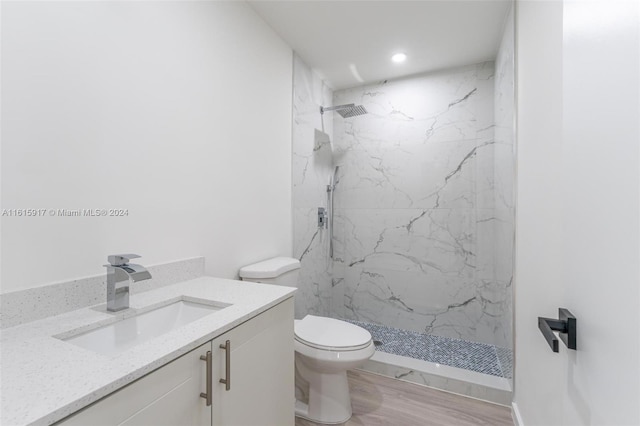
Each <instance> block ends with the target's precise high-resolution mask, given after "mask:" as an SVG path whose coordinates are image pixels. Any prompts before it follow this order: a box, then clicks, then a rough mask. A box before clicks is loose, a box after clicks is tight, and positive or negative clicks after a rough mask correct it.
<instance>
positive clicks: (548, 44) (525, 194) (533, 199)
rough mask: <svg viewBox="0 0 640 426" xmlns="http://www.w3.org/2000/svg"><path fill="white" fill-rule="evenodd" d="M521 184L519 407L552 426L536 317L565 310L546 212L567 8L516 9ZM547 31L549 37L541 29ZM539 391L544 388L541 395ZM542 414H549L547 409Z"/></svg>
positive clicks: (557, 139) (545, 355)
mask: <svg viewBox="0 0 640 426" xmlns="http://www.w3.org/2000/svg"><path fill="white" fill-rule="evenodd" d="M515 10H516V14H515V18H516V87H517V88H516V92H517V95H516V97H517V125H516V129H517V155H516V158H517V160H516V167H517V179H516V182H517V183H516V193H517V202H516V254H515V256H516V260H515V274H514V283H515V319H514V323H515V372H514V379H515V383H514V401H515V402H516V403H517V406H518V408H519V411H520V416H521V417H522V420H523V421H524V422H525V424H526V425H545V424H549V426H551V425H554V424H557V423H548V422H547V420H548V417H547V416H548V413H558V412H559V411H560V410H561V405H560V399H559V398H558V397H557V395H556V394H555V393H554V392H552V391H550V389H551V386H553V385H551V384H549V385H548V386H549V387H547V385H545V384H544V383H541V381H540V380H539V379H538V378H539V377H540V375H541V374H542V373H544V372H540V371H539V370H538V369H537V368H535V367H534V366H533V362H534V361H535V360H539V361H538V362H539V364H536V366H537V365H544V366H545V369H546V370H547V371H548V372H547V373H545V377H552V378H555V377H558V376H559V375H560V374H561V371H562V370H561V365H560V363H559V362H558V359H557V358H558V356H557V355H558V354H554V353H553V352H551V351H550V350H549V347H548V346H547V344H546V342H545V341H544V339H543V337H542V336H541V334H540V331H539V330H538V325H537V317H538V316H547V317H553V316H554V315H555V314H556V312H557V308H558V306H560V304H561V299H560V293H561V291H558V289H561V288H562V281H561V277H562V217H561V215H560V214H559V211H558V210H556V209H554V208H547V206H558V205H560V204H561V202H562V190H561V187H560V185H559V184H558V180H559V175H560V174H561V172H562V164H561V158H560V155H559V154H560V152H561V149H562V2H561V1H552V2H550V1H518V2H517V3H516V9H515ZM542 28H544V31H542V30H541V29H542ZM540 386H542V387H540ZM542 407H544V409H542Z"/></svg>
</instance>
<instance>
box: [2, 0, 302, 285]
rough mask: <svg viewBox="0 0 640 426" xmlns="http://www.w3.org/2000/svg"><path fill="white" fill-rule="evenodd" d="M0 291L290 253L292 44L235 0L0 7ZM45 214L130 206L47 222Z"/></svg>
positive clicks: (225, 273) (220, 266)
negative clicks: (126, 268)
mask: <svg viewBox="0 0 640 426" xmlns="http://www.w3.org/2000/svg"><path fill="white" fill-rule="evenodd" d="M1 19H2V27H1V36H2V65H1V66H2V123H1V124H2V135H1V136H2V155H1V160H2V170H1V175H2V193H1V198H2V209H25V208H34V209H46V213H45V216H44V217H6V216H5V217H2V228H1V232H2V259H1V260H2V281H1V288H0V292H2V293H7V292H10V291H16V290H21V289H25V288H31V287H36V286H40V285H44V284H48V283H51V282H56V281H62V280H69V279H74V278H78V277H84V276H90V275H97V274H101V273H103V272H104V270H103V268H102V264H104V263H105V261H106V256H107V255H108V254H113V253H118V252H127V253H128V252H132V253H138V254H140V255H142V256H143V258H142V259H140V263H142V264H158V263H162V262H166V261H172V260H176V259H182V258H188V257H193V256H204V257H205V258H206V272H207V274H209V275H215V276H219V277H228V278H232V277H235V276H236V272H237V269H238V268H239V267H240V266H242V265H244V264H247V263H250V262H254V261H258V260H261V259H264V258H268V257H271V256H275V255H290V254H291V250H292V225H291V223H292V222H291V221H292V219H291V102H292V83H291V82H292V51H291V49H290V48H289V47H288V46H287V45H286V44H285V43H284V42H283V41H282V40H281V39H280V38H279V37H278V36H277V35H276V34H275V32H274V31H273V30H271V29H270V28H269V27H268V26H267V25H266V24H265V23H264V22H263V21H262V19H261V18H259V17H258V16H257V15H256V13H255V12H254V11H253V10H252V9H251V8H250V7H249V6H248V5H247V4H246V3H244V2H2V15H1ZM49 209H56V210H57V209H127V210H128V216H126V217H57V216H54V217H52V216H49V213H48V210H49Z"/></svg>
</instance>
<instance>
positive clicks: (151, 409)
mask: <svg viewBox="0 0 640 426" xmlns="http://www.w3.org/2000/svg"><path fill="white" fill-rule="evenodd" d="M210 350H211V343H206V344H205V345H202V346H200V347H199V348H197V349H195V350H193V351H191V352H189V353H188V354H186V355H183V356H182V357H180V358H178V359H176V360H175V361H172V362H170V363H169V364H167V365H165V366H164V367H161V368H159V369H158V370H156V371H154V372H153V373H150V374H148V375H146V376H144V377H143V378H141V379H139V380H137V381H135V382H133V383H132V384H130V385H128V386H126V387H124V388H122V389H121V390H119V391H117V392H115V393H113V394H111V395H109V396H107V397H106V398H103V399H101V400H100V401H98V402H96V403H94V404H92V405H90V406H89V407H87V408H85V409H84V410H82V411H80V412H78V413H76V414H74V415H72V416H71V417H69V418H67V419H65V420H63V421H62V422H60V423H59V425H64V426H76V425H77V426H87V425H92V426H101V425H105V426H106V425H109V426H113V425H123V426H124V425H126V426H134V425H135V426H163V425H167V426H169V425H170V426H175V425H211V407H207V405H206V401H205V399H204V398H201V397H200V393H201V392H204V391H205V390H206V374H205V373H206V363H205V362H204V361H202V360H201V359H200V356H201V355H205V356H206V353H207V351H210Z"/></svg>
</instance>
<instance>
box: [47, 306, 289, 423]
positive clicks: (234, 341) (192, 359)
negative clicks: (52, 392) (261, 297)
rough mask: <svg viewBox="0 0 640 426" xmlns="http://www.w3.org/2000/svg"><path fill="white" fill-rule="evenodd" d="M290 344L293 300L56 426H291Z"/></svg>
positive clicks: (245, 323)
mask: <svg viewBox="0 0 640 426" xmlns="http://www.w3.org/2000/svg"><path fill="white" fill-rule="evenodd" d="M293 342H294V335H293V298H290V299H288V300H286V301H284V302H282V303H280V304H279V305H277V306H274V307H273V308H271V309H269V310H267V311H265V312H263V313H261V314H259V315H257V316H255V317H253V318H251V319H249V320H247V321H246V322H244V323H242V324H240V325H238V326H237V327H235V328H233V329H231V330H229V331H228V332H226V333H224V334H222V335H220V336H218V337H216V338H215V339H213V340H212V341H210V342H207V343H206V344H204V345H202V346H200V347H198V348H197V349H194V350H193V351H191V352H189V353H187V354H186V355H183V356H181V357H180V358H178V359H176V360H174V361H172V362H170V363H168V364H166V365H165V366H163V367H161V368H159V369H157V370H155V371H153V372H152V373H149V374H147V375H146V376H144V377H142V378H140V379H138V380H137V381H135V382H134V383H131V384H129V385H127V386H125V387H124V388H122V389H120V390H118V391H116V392H114V393H112V394H111V395H109V396H107V397H105V398H103V399H101V400H100V401H97V402H96V403H94V404H92V405H90V406H88V407H86V408H85V409H83V410H81V411H79V412H78V413H75V414H73V415H71V416H70V417H67V418H66V419H64V420H62V421H61V422H59V423H58V425H61V426H86V425H92V426H93V425H95V426H98V425H110V426H113V425H122V426H125V425H126V426H141V425H145V426H150V425H153V426H162V425H167V426H176V425H180V426H186V425H211V426H259V425H264V426H293V424H294V402H295V396H294V348H293ZM227 348H228V349H227ZM208 352H210V354H211V355H210V357H211V365H210V366H209V368H207V364H208V361H207V353H208ZM207 370H209V371H210V372H211V375H210V376H208V377H207ZM221 379H222V380H221ZM208 380H209V381H210V386H211V397H210V402H211V405H207V402H208V401H207V398H206V396H207V395H206V393H207V381H208ZM222 381H225V382H227V383H223V382H222Z"/></svg>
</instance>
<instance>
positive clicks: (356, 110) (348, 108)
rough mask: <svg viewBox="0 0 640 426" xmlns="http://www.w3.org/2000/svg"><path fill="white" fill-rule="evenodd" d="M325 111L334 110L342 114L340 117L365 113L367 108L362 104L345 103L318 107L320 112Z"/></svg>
mask: <svg viewBox="0 0 640 426" xmlns="http://www.w3.org/2000/svg"><path fill="white" fill-rule="evenodd" d="M325 111H336V112H337V113H338V114H340V115H341V116H342V118H350V117H356V116H358V115H364V114H367V110H366V109H365V108H364V107H363V106H362V105H355V104H345V105H337V106H332V107H326V108H325V107H322V106H321V107H320V114H324V113H325Z"/></svg>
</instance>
